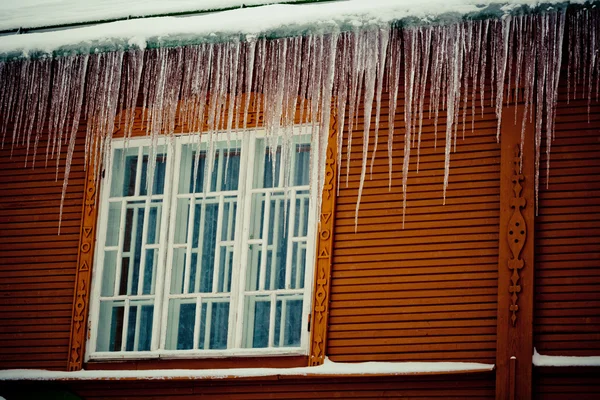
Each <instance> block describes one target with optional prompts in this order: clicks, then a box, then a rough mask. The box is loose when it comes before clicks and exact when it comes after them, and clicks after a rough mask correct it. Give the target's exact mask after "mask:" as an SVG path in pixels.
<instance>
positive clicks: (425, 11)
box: [0, 0, 597, 58]
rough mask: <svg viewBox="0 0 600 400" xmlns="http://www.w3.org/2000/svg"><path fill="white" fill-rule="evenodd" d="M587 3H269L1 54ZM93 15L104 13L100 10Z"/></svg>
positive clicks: (82, 33) (21, 38)
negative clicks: (99, 12)
mask: <svg viewBox="0 0 600 400" xmlns="http://www.w3.org/2000/svg"><path fill="white" fill-rule="evenodd" d="M31 1H36V0H31ZM588 1H597V0H421V1H418V2H415V1H414V0H345V1H332V2H316V3H308V4H302V5H294V4H271V5H265V6H261V7H251V8H238V9H233V10H227V11H222V12H218V13H214V14H212V13H211V14H201V15H192V16H184V17H174V16H170V17H169V16H166V17H155V18H144V19H133V20H122V21H116V22H109V23H100V24H97V25H92V26H85V27H78V28H67V29H64V30H63V29H58V30H51V31H48V32H35V33H27V34H19V35H5V36H0V55H3V56H4V57H8V58H13V57H29V56H31V55H32V54H33V55H36V54H53V52H57V53H58V54H63V55H66V54H71V53H83V54H85V53H95V52H97V51H114V50H116V49H123V48H131V47H133V48H146V47H155V46H157V47H162V46H182V45H185V44H197V43H201V42H206V41H209V42H210V41H230V40H234V38H239V36H240V35H241V36H246V37H254V36H260V35H267V36H275V37H287V36H297V35H302V34H306V33H310V32H312V33H319V32H321V33H322V32H331V31H338V30H340V29H350V28H352V29H357V28H366V27H373V26H389V24H390V23H392V22H394V21H402V20H415V21H421V22H423V23H431V22H433V21H437V20H438V19H439V20H443V21H446V22H452V21H454V22H457V21H460V20H462V16H465V15H470V14H472V15H479V14H481V15H488V14H489V15H492V14H496V15H497V16H498V17H500V16H502V15H506V14H509V13H511V12H512V11H514V10H518V9H521V8H524V9H527V8H529V9H534V8H536V7H538V6H541V5H546V6H549V7H552V6H554V7H558V6H560V5H565V4H584V3H586V2H588ZM265 2H267V1H265ZM0 10H1V8H0ZM102 15H104V14H102ZM86 18H87V17H86ZM95 18H97V19H102V18H103V17H101V16H100V14H99V15H98V16H97V17H95ZM88 19H94V17H93V16H91V17H89V18H88ZM56 21H58V19H57V20H56ZM0 22H1V19H0ZM0 26H1V25H0Z"/></svg>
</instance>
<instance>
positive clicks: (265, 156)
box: [252, 139, 281, 188]
mask: <svg viewBox="0 0 600 400" xmlns="http://www.w3.org/2000/svg"><path fill="white" fill-rule="evenodd" d="M280 169H281V146H277V149H276V150H275V151H273V152H272V151H271V149H270V148H269V147H267V146H266V141H265V139H257V140H256V158H255V161H254V178H253V181H254V183H253V185H252V187H254V188H273V187H279V174H280Z"/></svg>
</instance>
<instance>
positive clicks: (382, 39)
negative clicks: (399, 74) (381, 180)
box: [369, 29, 390, 179]
mask: <svg viewBox="0 0 600 400" xmlns="http://www.w3.org/2000/svg"><path fill="white" fill-rule="evenodd" d="M389 39H390V31H389V30H388V29H381V30H380V31H379V43H378V48H379V54H378V55H377V98H376V104H377V106H376V107H377V109H376V111H375V142H374V144H373V154H372V156H371V168H370V171H369V172H370V175H371V179H372V178H373V164H375V155H376V153H377V143H378V141H379V118H380V115H381V93H382V92H383V76H384V72H385V60H386V54H387V47H388V42H389Z"/></svg>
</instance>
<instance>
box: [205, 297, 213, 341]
mask: <svg viewBox="0 0 600 400" xmlns="http://www.w3.org/2000/svg"><path fill="white" fill-rule="evenodd" d="M212 309H213V302H212V301H207V302H206V317H205V322H204V348H205V349H210V330H211V327H212Z"/></svg>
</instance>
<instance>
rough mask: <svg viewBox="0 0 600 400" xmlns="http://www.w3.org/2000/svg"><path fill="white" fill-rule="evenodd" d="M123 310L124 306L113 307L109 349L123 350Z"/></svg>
mask: <svg viewBox="0 0 600 400" xmlns="http://www.w3.org/2000/svg"><path fill="white" fill-rule="evenodd" d="M123 312H124V307H123V306H118V307H113V308H112V315H111V318H110V321H111V322H110V342H109V348H108V350H109V351H121V343H122V340H123V337H122V335H123Z"/></svg>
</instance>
